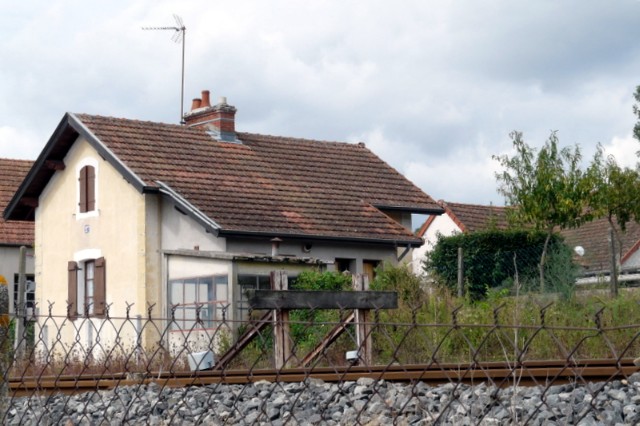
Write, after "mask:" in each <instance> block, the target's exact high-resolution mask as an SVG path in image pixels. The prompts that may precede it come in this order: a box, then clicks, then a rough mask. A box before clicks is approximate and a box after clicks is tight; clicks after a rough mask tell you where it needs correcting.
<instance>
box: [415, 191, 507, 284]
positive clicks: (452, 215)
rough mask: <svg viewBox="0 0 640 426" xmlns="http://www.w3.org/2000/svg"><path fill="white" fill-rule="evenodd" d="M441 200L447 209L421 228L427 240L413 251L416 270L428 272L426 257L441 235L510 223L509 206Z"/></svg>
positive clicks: (491, 227)
mask: <svg viewBox="0 0 640 426" xmlns="http://www.w3.org/2000/svg"><path fill="white" fill-rule="evenodd" d="M438 204H439V205H440V206H441V207H442V208H443V209H444V214H443V215H432V216H429V217H428V218H427V220H426V221H425V222H424V224H423V225H422V226H421V227H420V229H419V230H418V232H417V236H418V237H420V238H422V239H423V240H424V245H423V246H421V247H419V248H417V249H415V250H414V251H413V261H412V265H413V271H414V273H416V274H423V273H424V271H423V269H422V261H423V260H424V258H425V256H426V255H427V253H428V252H429V251H431V250H433V248H434V246H435V244H436V243H437V242H438V236H439V235H442V236H445V237H446V236H449V235H453V234H456V233H461V232H462V233H464V232H476V231H482V230H488V229H506V228H507V226H508V223H507V214H506V213H507V208H506V207H499V206H493V205H489V206H486V205H478V204H464V203H452V202H445V201H442V200H439V201H438Z"/></svg>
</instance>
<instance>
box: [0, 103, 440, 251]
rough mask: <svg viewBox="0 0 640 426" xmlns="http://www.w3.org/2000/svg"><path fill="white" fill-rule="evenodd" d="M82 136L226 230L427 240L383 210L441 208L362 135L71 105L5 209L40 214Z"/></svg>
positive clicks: (138, 178)
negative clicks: (342, 136) (227, 129)
mask: <svg viewBox="0 0 640 426" xmlns="http://www.w3.org/2000/svg"><path fill="white" fill-rule="evenodd" d="M78 135H82V136H83V137H84V138H86V139H87V140H88V142H89V143H90V144H91V145H92V146H93V147H94V148H95V149H96V150H97V151H98V152H99V153H100V155H101V156H103V157H104V158H105V159H106V160H107V161H109V162H110V163H111V164H112V165H113V166H114V167H115V168H116V169H117V170H119V171H120V173H122V174H123V176H124V177H125V179H127V180H128V181H129V182H130V183H131V184H132V185H133V186H134V187H136V188H137V189H138V190H139V191H141V192H160V193H163V194H164V195H166V196H169V197H171V198H172V199H174V200H175V201H176V202H177V203H178V204H180V205H181V206H183V207H184V209H185V210H187V211H188V212H189V213H191V214H193V215H194V217H196V218H199V219H200V221H201V222H202V223H203V224H205V226H208V228H209V229H210V230H211V231H213V232H215V233H218V234H221V235H266V236H288V237H313V238H327V239H341V240H345V239H346V240H367V241H372V242H386V243H389V242H392V243H400V244H413V245H419V244H421V240H420V239H419V238H417V237H416V236H414V235H412V233H411V232H410V231H409V230H407V229H405V228H404V227H403V226H401V225H400V224H399V223H397V222H395V221H394V220H392V219H391V218H389V217H388V216H387V215H385V214H384V213H382V212H381V211H380V210H378V209H382V210H404V211H412V212H415V213H431V214H433V213H436V214H437V213H441V212H442V209H441V208H440V206H439V205H438V204H437V203H435V201H434V200H433V199H432V198H431V197H429V196H428V195H426V194H425V193H424V192H422V191H421V190H420V189H418V188H417V187H416V186H415V185H413V184H412V183H411V182H409V181H408V180H407V179H406V178H405V177H404V176H402V175H401V174H400V173H398V172H397V171H396V170H395V169H393V168H392V167H390V166H389V165H387V164H386V163H385V162H384V161H382V160H381V159H380V158H378V157H377V156H376V155H374V154H373V153H372V152H371V151H369V150H368V149H367V148H366V147H365V146H364V144H349V143H338V142H323V141H314V140H305V139H294V138H284V137H274V136H264V135H259V134H251V133H237V138H238V139H239V140H240V141H241V142H242V143H233V142H221V141H218V140H215V139H213V138H212V136H211V135H210V134H209V133H207V131H206V130H204V129H202V128H194V127H186V126H181V125H171V124H162V123H154V122H148V121H136V120H128V119H122V118H109V117H101V116H95V115H86V114H77V115H75V114H70V113H68V114H66V115H65V116H64V117H63V119H62V121H61V123H60V124H59V125H58V128H57V129H56V131H55V132H54V134H53V136H52V137H51V139H50V140H49V142H48V143H47V145H46V146H45V148H44V150H43V152H42V153H41V155H40V157H39V158H38V160H37V162H36V164H35V166H34V168H33V169H32V170H31V172H30V173H29V175H28V176H27V178H26V179H25V181H24V183H23V184H22V185H21V187H20V189H19V191H18V192H17V193H16V196H15V197H14V198H13V200H12V201H11V203H10V205H9V207H8V208H7V210H6V211H5V216H6V217H11V218H17V217H19V218H26V219H31V220H32V219H33V217H34V216H33V211H34V204H35V200H37V198H38V196H39V194H40V192H41V191H42V190H43V189H44V187H45V186H46V184H47V182H48V181H49V179H50V178H51V176H52V175H53V173H54V172H55V170H56V169H59V168H61V167H64V166H63V165H62V160H63V159H64V157H65V155H66V153H67V151H68V150H69V148H70V146H71V145H72V144H73V142H74V141H75V139H76V137H77V136H78Z"/></svg>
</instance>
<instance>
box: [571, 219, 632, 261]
mask: <svg viewBox="0 0 640 426" xmlns="http://www.w3.org/2000/svg"><path fill="white" fill-rule="evenodd" d="M560 234H561V235H562V236H563V237H564V239H565V242H566V243H567V245H569V247H571V248H574V247H576V246H581V247H582V248H584V255H583V256H582V257H580V258H579V259H578V262H579V263H580V264H581V265H582V266H584V268H585V269H586V270H587V272H603V271H608V270H610V269H611V268H610V265H611V254H610V248H609V244H610V243H609V222H608V221H607V219H606V218H604V219H597V220H594V221H591V222H588V223H585V224H583V225H581V226H580V227H579V228H574V229H565V230H562V231H561V232H560ZM618 235H619V241H618V246H619V250H620V251H619V256H620V258H621V259H622V261H623V263H624V260H625V259H624V258H625V257H627V255H628V254H631V252H633V251H634V250H637V243H638V241H640V224H638V223H635V222H629V223H628V224H627V226H626V230H625V232H622V230H620V229H618Z"/></svg>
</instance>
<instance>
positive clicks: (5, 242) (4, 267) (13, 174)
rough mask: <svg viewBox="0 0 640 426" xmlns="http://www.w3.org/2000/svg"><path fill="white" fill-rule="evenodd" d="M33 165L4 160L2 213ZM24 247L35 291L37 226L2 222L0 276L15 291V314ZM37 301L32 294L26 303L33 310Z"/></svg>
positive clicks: (28, 275)
mask: <svg viewBox="0 0 640 426" xmlns="http://www.w3.org/2000/svg"><path fill="white" fill-rule="evenodd" d="M32 165H33V161H27V160H14V159H8V158H0V209H2V210H4V208H5V206H6V205H7V204H8V203H9V200H10V199H11V197H12V196H13V194H14V193H15V192H16V189H17V188H18V186H19V185H20V183H21V182H22V180H23V179H24V177H25V176H26V175H27V172H28V171H29V169H30V168H31V166H32ZM21 246H25V247H27V256H26V259H25V272H26V278H27V282H28V287H29V289H30V290H33V280H34V262H33V223H31V222H20V221H14V220H4V219H3V218H0V276H2V277H3V278H4V279H5V280H6V281H7V284H9V285H10V287H9V288H12V289H13V291H10V292H9V306H10V307H11V310H13V309H14V308H15V306H14V304H15V301H16V300H17V292H18V273H19V265H20V247H21ZM33 301H34V294H33V291H30V292H28V293H27V295H26V299H25V302H26V303H27V306H28V307H32V306H33Z"/></svg>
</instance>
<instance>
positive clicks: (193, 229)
mask: <svg viewBox="0 0 640 426" xmlns="http://www.w3.org/2000/svg"><path fill="white" fill-rule="evenodd" d="M161 208H162V249H163V250H194V249H195V248H196V247H197V249H198V250H202V251H219V252H224V251H225V250H226V241H225V239H224V238H218V237H216V236H214V235H213V234H210V233H206V232H205V229H204V227H203V226H202V225H200V224H199V223H197V222H196V221H195V220H193V219H192V218H191V217H189V216H187V215H186V214H183V213H180V212H179V211H178V210H176V209H175V208H174V204H173V203H171V201H170V200H167V199H163V200H162V207H161Z"/></svg>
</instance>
